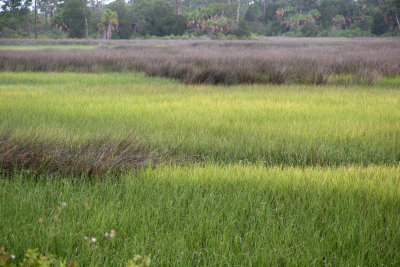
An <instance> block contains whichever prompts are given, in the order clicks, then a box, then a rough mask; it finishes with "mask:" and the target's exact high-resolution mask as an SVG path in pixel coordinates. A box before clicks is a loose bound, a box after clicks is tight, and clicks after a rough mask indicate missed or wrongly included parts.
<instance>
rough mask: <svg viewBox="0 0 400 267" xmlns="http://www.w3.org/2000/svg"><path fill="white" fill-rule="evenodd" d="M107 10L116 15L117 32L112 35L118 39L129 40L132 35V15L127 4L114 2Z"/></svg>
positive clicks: (122, 1) (117, 0) (120, 0)
mask: <svg viewBox="0 0 400 267" xmlns="http://www.w3.org/2000/svg"><path fill="white" fill-rule="evenodd" d="M108 8H109V9H111V10H113V11H115V12H117V14H118V32H116V33H114V35H115V36H117V37H118V39H129V38H131V36H132V34H133V29H132V14H131V12H130V9H129V6H128V4H127V3H126V2H125V1H124V0H116V1H114V2H111V3H110V4H109V6H108Z"/></svg>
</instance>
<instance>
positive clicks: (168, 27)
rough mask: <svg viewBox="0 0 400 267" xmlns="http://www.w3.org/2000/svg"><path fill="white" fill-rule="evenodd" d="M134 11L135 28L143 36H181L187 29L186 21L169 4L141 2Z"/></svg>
mask: <svg viewBox="0 0 400 267" xmlns="http://www.w3.org/2000/svg"><path fill="white" fill-rule="evenodd" d="M133 10H134V16H133V27H134V29H135V31H136V32H137V33H139V34H141V35H154V36H165V35H172V34H173V35H181V34H183V33H185V31H186V29H187V26H186V19H185V18H184V17H183V16H181V15H176V14H175V10H174V8H173V7H172V6H171V4H170V3H169V2H166V1H160V0H156V1H147V0H146V1H139V2H137V3H136V4H134V5H133Z"/></svg>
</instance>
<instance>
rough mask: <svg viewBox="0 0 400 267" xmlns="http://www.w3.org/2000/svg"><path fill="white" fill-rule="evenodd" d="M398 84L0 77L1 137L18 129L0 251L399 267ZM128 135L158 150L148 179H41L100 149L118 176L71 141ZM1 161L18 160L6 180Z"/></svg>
mask: <svg viewBox="0 0 400 267" xmlns="http://www.w3.org/2000/svg"><path fill="white" fill-rule="evenodd" d="M339 78H343V77H339ZM399 84H400V83H399V79H398V78H390V79H389V78H387V79H384V80H381V81H380V82H379V83H376V84H374V85H371V86H306V85H291V86H262V85H257V86H255V85H251V86H250V85H242V86H232V87H224V86H187V85H183V84H181V83H178V82H175V81H169V80H165V79H161V78H148V77H145V76H143V75H140V74H134V73H118V74H117V73H109V74H76V73H63V74H60V73H50V74H47V73H0V131H2V132H3V131H5V130H9V129H12V130H13V131H14V132H13V135H12V138H11V139H10V138H3V139H2V140H3V141H1V140H0V141H1V143H0V150H1V149H2V148H4V147H7V149H5V150H4V151H5V153H3V152H4V151H3V150H1V151H0V152H1V154H0V160H1V161H0V163H4V162H8V163H10V164H9V165H7V166H10V167H9V168H8V169H7V170H5V169H4V168H3V169H2V171H3V172H5V171H8V172H7V173H4V174H0V247H1V245H4V246H5V249H6V251H13V253H15V255H16V256H17V258H19V259H21V258H22V256H23V254H24V253H25V251H26V250H27V249H28V248H39V249H40V251H41V252H42V253H46V252H48V253H53V254H56V255H57V256H58V257H60V258H61V259H63V260H66V262H71V261H74V262H76V263H77V264H78V265H79V266H124V265H125V263H126V262H127V259H129V258H132V256H133V255H134V254H140V255H149V254H151V258H152V263H153V264H154V265H156V266H159V265H164V266H165V265H171V266H190V265H197V266H198V265H202V266H209V265H217V266H239V265H240V266H248V265H255V266H257V265H265V266H268V265H299V266H309V265H314V266H321V265H326V266H329V265H330V266H375V265H380V264H383V265H399V264H400V253H399V251H398V248H399V247H400V232H399V231H398V230H399V229H400V167H399V162H400V109H399V106H400V91H399V90H398V89H399V86H398V85H399ZM132 132H133V133H134V136H135V137H138V138H140V144H143V146H144V147H145V148H146V149H147V148H149V149H150V150H151V151H153V150H156V151H157V153H156V154H157V158H160V159H161V160H160V163H161V164H160V165H159V166H157V168H142V169H136V170H132V171H130V172H123V173H122V174H119V175H117V176H112V177H111V176H104V173H103V172H101V174H103V176H102V177H101V178H103V179H101V180H100V179H99V180H95V179H94V180H92V181H89V180H88V179H77V178H80V177H78V176H68V173H71V172H68V170H71V169H70V168H68V164H67V166H66V168H65V170H67V172H65V173H67V175H63V176H58V175H59V174H60V173H59V172H56V171H55V172H54V173H55V174H53V175H51V176H50V175H47V173H48V172H49V171H48V170H52V169H57V166H59V164H60V162H61V163H65V162H66V163H68V162H74V161H68V160H63V159H64V158H65V157H64V156H63V155H64V154H62V153H61V154H60V153H58V151H64V152H63V153H66V155H71V154H76V153H75V152H74V151H83V152H85V151H88V152H90V153H88V154H85V153H82V155H79V156H77V157H76V159H78V160H81V159H82V158H83V159H85V160H88V161H83V162H84V163H85V165H84V166H85V167H87V166H89V169H90V166H93V164H92V163H93V162H94V163H96V162H97V163H99V162H100V163H101V162H103V159H104V157H103V156H102V155H103V153H104V151H107V152H109V153H106V154H107V155H109V156H110V155H111V156H110V157H108V158H107V159H108V160H109V161H107V162H109V163H110V164H111V165H112V166H114V165H113V164H114V163H115V158H114V152H113V151H114V150H112V149H110V146H109V145H110V144H111V145H112V143H107V142H106V143H107V144H106V145H104V146H89V147H90V149H89V150H87V149H81V148H82V147H81V146H80V145H79V144H90V143H91V140H106V141H107V140H115V141H113V142H114V143H115V144H118V143H119V142H120V141H119V140H124V139H123V138H125V137H126V136H127V135H128V134H132ZM30 136H35V138H36V139H29V137H30ZM104 136H108V137H109V139H102V137H104ZM4 140H6V142H5V141H4ZM24 140H25V141H26V142H25V141H24ZM31 143H33V145H35V144H36V145H39V146H32V147H39V148H40V149H39V150H35V151H34V152H38V151H39V152H40V153H39V154H32V155H48V154H50V155H51V156H50V161H48V163H49V164H50V163H51V164H50V165H49V166H50V167H51V168H47V167H46V166H45V167H46V168H47V172H46V168H44V170H43V171H42V175H41V176H40V175H38V174H37V173H35V172H34V173H31V171H32V170H30V171H21V164H20V162H22V161H23V160H24V159H26V157H25V154H24V153H25V152H26V151H28V152H29V148H30V147H31V146H30V145H31ZM124 144H125V143H124ZM64 145H65V146H66V150H64V149H63V147H64ZM127 145H128V144H127ZM130 145H131V143H129V146H127V147H131V146H130ZM8 147H11V149H8ZM47 147H49V148H52V150H51V151H50V152H51V153H47V152H46V151H47ZM99 147H100V148H102V149H103V150H101V149H97V148H99ZM83 148H85V146H83ZM92 148H93V149H92ZM18 149H19V150H18ZM17 150H18V151H22V152H21V153H14V152H15V151H17ZM10 151H11V152H12V153H11V152H10ZM18 151H17V152H18ZM71 151H72V153H70V152H71ZM115 151H121V150H119V149H117V150H115ZM122 151H128V152H129V151H135V150H125V149H123V150H122ZM139 151H141V150H139ZM146 151H147V150H146ZM53 152H54V153H53ZM78 153H79V152H78ZM89 154H90V155H92V156H87V155H89ZM116 154H120V153H119V152H117V153H116ZM127 154H130V153H127ZM4 155H14V156H15V155H17V156H18V157H14V158H17V159H20V160H21V161H18V162H17V163H18V164H16V165H14V166H15V171H14V172H13V168H12V167H13V165H12V164H13V161H12V157H11V158H10V157H9V158H7V159H10V160H9V161H6V160H4V159H5V157H4ZM93 155H94V156H93ZM2 157H4V158H2ZM30 159H32V160H33V161H32V162H33V163H34V164H31V165H29V166H33V167H32V168H33V169H35V166H37V165H35V164H39V166H43V165H41V164H40V163H41V162H40V160H36V159H35V157H34V156H33V157H30ZM72 159H73V160H75V158H72ZM92 159H96V160H97V161H96V160H95V161H91V160H92ZM118 160H119V159H118ZM171 162H172V164H169V163H171ZM177 162H178V163H182V162H184V163H185V164H184V165H183V166H182V165H179V166H177V165H176V164H175V163H177ZM195 162H198V163H197V164H191V165H190V164H189V163H195ZM86 163H88V164H86ZM118 163H121V164H124V163H125V161H123V160H122V161H118ZM71 165H74V164H71ZM100 165H101V164H100ZM271 165H272V167H270V166H271ZM288 165H292V166H288ZM321 165H324V166H325V165H329V166H330V167H326V166H325V167H322V166H321ZM54 166H55V167H54ZM63 166H64V165H63ZM121 166H125V165H121ZM266 166H269V167H266ZM121 169H122V170H126V168H125V167H123V168H121ZM43 173H44V174H43ZM72 173H75V172H72ZM78 173H79V172H78ZM64 203H65V204H64ZM111 230H115V232H116V235H115V237H113V238H110V236H108V237H107V236H105V234H106V232H108V233H110V231H111ZM85 237H87V238H85ZM91 238H95V239H96V240H97V241H96V242H90V239H91ZM87 239H88V240H87ZM93 240H94V239H93Z"/></svg>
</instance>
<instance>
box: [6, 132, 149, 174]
mask: <svg viewBox="0 0 400 267" xmlns="http://www.w3.org/2000/svg"><path fill="white" fill-rule="evenodd" d="M153 156H154V152H152V151H151V150H150V149H149V148H148V147H147V146H146V145H144V144H142V143H141V142H140V141H139V140H138V139H137V138H135V137H134V136H133V135H128V136H126V137H125V138H122V139H114V138H112V137H110V136H103V137H99V138H92V139H90V140H87V141H84V142H82V143H78V142H73V141H61V140H42V139H41V138H40V137H39V136H37V135H33V136H32V135H26V136H16V135H15V134H13V132H12V131H11V130H8V131H3V132H1V133H0V171H2V172H4V173H13V172H14V171H16V170H26V171H32V172H34V173H38V174H41V173H45V174H59V175H65V176H74V177H82V176H86V177H100V176H102V175H104V174H111V173H120V172H123V171H126V170H130V169H135V168H141V167H143V166H148V165H151V164H155V160H154V158H153Z"/></svg>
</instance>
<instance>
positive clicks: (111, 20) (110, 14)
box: [99, 9, 118, 40]
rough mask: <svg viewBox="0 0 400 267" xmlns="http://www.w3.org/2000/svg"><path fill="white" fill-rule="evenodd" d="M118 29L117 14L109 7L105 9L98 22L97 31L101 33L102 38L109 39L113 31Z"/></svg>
mask: <svg viewBox="0 0 400 267" xmlns="http://www.w3.org/2000/svg"><path fill="white" fill-rule="evenodd" d="M117 30H118V14H117V12H115V11H112V10H111V9H107V10H106V11H105V12H104V14H103V17H102V18H101V23H100V24H99V32H100V33H102V35H103V38H104V39H106V40H107V39H111V37H112V34H113V32H115V31H117Z"/></svg>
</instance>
